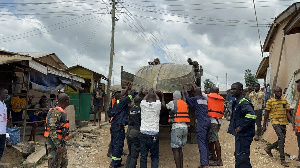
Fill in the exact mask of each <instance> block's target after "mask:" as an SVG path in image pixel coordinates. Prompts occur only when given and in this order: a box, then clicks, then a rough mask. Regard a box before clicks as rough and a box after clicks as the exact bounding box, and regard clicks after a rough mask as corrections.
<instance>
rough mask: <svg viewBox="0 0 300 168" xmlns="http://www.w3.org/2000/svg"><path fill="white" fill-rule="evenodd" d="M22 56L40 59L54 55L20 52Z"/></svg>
mask: <svg viewBox="0 0 300 168" xmlns="http://www.w3.org/2000/svg"><path fill="white" fill-rule="evenodd" d="M18 53H19V54H20V55H28V56H30V57H33V58H40V57H44V56H48V55H51V54H54V53H42V52H18Z"/></svg>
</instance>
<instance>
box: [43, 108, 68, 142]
mask: <svg viewBox="0 0 300 168" xmlns="http://www.w3.org/2000/svg"><path fill="white" fill-rule="evenodd" d="M55 109H57V110H58V111H59V112H61V114H62V118H65V120H61V121H59V122H58V125H59V126H58V127H57V129H56V133H57V137H58V139H62V137H63V132H62V131H66V132H64V139H65V140H67V139H68V135H69V118H68V116H67V113H66V111H65V110H64V109H62V108H61V107H59V106H57V107H55ZM50 111H52V108H50V109H49V112H50ZM49 112H48V115H47V118H46V126H45V132H44V136H45V137H48V136H49V130H50V128H49V125H48V124H47V123H48V122H49V121H48V120H49V117H50V115H49Z"/></svg>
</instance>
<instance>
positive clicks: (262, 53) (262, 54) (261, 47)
mask: <svg viewBox="0 0 300 168" xmlns="http://www.w3.org/2000/svg"><path fill="white" fill-rule="evenodd" d="M253 7H254V14H255V19H256V24H257V33H258V38H259V45H260V51H261V56H262V57H264V52H263V46H262V45H261V38H260V31H259V27H258V20H257V14H256V7H255V1H254V0H253Z"/></svg>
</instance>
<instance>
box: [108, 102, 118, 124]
mask: <svg viewBox="0 0 300 168" xmlns="http://www.w3.org/2000/svg"><path fill="white" fill-rule="evenodd" d="M116 101H117V100H116V98H115V97H114V98H113V99H112V100H111V108H113V107H114V104H115V103H116ZM118 103H119V100H118V101H117V104H118ZM113 119H114V117H110V119H109V122H111V121H112V120H113Z"/></svg>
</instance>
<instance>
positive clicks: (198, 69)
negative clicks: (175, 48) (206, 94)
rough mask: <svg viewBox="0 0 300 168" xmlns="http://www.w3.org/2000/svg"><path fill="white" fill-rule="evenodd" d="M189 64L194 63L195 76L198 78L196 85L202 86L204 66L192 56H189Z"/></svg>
mask: <svg viewBox="0 0 300 168" xmlns="http://www.w3.org/2000/svg"><path fill="white" fill-rule="evenodd" d="M187 62H188V64H189V65H193V69H194V72H195V78H196V85H197V86H198V87H200V84H201V72H202V66H201V65H200V66H199V63H198V61H193V60H192V59H191V58H188V60H187Z"/></svg>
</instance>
